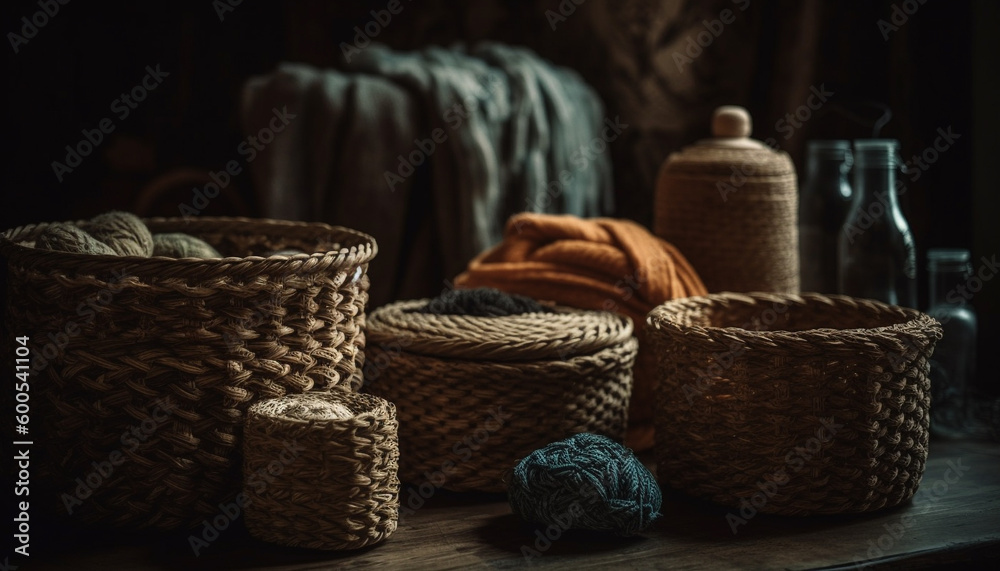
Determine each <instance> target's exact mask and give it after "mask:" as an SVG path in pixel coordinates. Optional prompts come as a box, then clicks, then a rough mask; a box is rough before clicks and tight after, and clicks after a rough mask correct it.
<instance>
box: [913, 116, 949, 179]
mask: <svg viewBox="0 0 1000 571" xmlns="http://www.w3.org/2000/svg"><path fill="white" fill-rule="evenodd" d="M937 134H938V136H937V137H935V138H934V142H933V143H931V144H930V145H928V146H927V147H926V148H925V149H924V150H922V151H920V152H919V153H917V154H915V155H913V156H912V157H910V160H908V161H906V162H905V163H903V166H904V167H905V168H906V174H908V175H910V182H916V181H917V180H918V179H920V176H921V175H922V174H923V173H925V172H927V171H928V170H930V168H931V166H933V165H934V163H936V162H938V159H939V158H941V155H943V154H944V153H945V152H947V151H948V150H949V149H951V148H952V146H954V145H955V141H957V140H959V139H961V138H962V135H961V134H960V133H956V132H954V131H952V126H951V125H948V127H946V128H941V127H938V130H937Z"/></svg>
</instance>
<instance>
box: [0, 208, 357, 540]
mask: <svg viewBox="0 0 1000 571" xmlns="http://www.w3.org/2000/svg"><path fill="white" fill-rule="evenodd" d="M146 223H147V225H148V226H149V228H150V230H151V231H152V232H153V233H162V232H184V233H188V234H191V235H194V236H199V237H201V238H203V239H205V240H206V241H207V242H209V243H210V244H212V245H213V246H215V247H216V248H217V249H218V250H219V251H220V252H222V253H223V254H224V255H229V256H234V257H229V258H224V259H171V258H162V257H154V258H141V257H131V256H129V257H118V256H100V255H84V254H69V253H63V252H54V251H43V250H38V249H35V248H32V247H27V246H24V245H20V242H22V241H29V242H30V241H31V240H33V237H34V236H35V235H36V234H37V232H39V231H40V230H41V229H43V228H44V227H45V226H46V225H45V224H40V225H32V226H24V227H20V228H16V229H13V230H8V231H7V232H4V233H3V234H2V236H0V252H2V254H3V256H4V258H6V264H7V270H8V285H7V291H6V296H7V300H6V301H7V303H6V312H7V313H6V316H7V320H6V322H7V324H8V331H7V333H8V335H9V336H21V335H26V336H29V337H30V338H31V343H30V345H29V347H30V349H31V354H32V355H33V356H36V357H37V356H43V357H45V362H44V363H41V362H38V363H36V365H38V366H37V367H36V369H40V370H38V371H37V372H36V373H33V376H32V378H31V383H32V385H31V386H32V389H31V390H32V395H33V396H32V406H33V407H35V406H37V409H35V408H33V409H32V413H33V414H32V420H34V421H35V422H37V423H38V424H37V425H35V424H33V425H32V436H33V437H34V440H35V441H36V442H39V443H44V448H45V449H44V450H43V451H42V452H44V453H46V454H47V460H46V461H44V462H43V463H42V464H41V465H42V466H44V467H45V468H44V470H45V472H44V473H47V476H46V477H45V478H44V481H45V482H46V483H48V484H50V485H51V486H52V487H53V488H54V489H53V494H51V496H49V495H46V496H45V497H52V498H54V499H55V501H57V502H58V504H57V506H56V507H57V509H58V510H59V511H61V512H62V513H64V514H65V513H66V512H67V511H69V512H70V513H72V515H73V516H74V517H77V516H79V517H82V518H84V519H85V520H89V521H103V522H107V523H112V524H117V525H129V526H150V527H156V528H163V529H172V528H178V527H181V526H184V525H188V524H196V523H197V522H198V521H200V518H201V517H204V516H206V515H211V514H213V513H215V512H217V511H218V503H219V501H220V500H221V499H224V498H225V497H226V496H227V495H229V494H235V492H236V491H238V489H239V450H240V447H239V445H240V438H241V432H242V430H241V428H242V421H243V413H244V411H245V410H246V409H247V407H249V406H250V405H251V404H252V403H253V402H255V401H257V400H258V399H262V398H268V397H278V396H282V395H284V394H285V393H299V392H303V391H309V390H325V389H329V388H332V387H346V388H350V389H355V390H356V389H357V388H358V387H360V384H361V366H362V365H363V363H364V335H363V333H362V327H363V326H364V306H365V302H366V301H367V290H368V278H367V276H366V270H367V266H368V262H369V261H370V260H371V259H372V258H373V257H374V256H375V252H376V245H375V242H374V240H373V239H372V238H371V237H369V236H366V235H364V234H361V233H358V232H354V231H351V230H347V229H343V228H334V227H330V226H327V225H325V224H306V223H292V222H279V221H273V220H248V219H227V218H200V219H194V220H191V221H187V222H185V221H184V220H182V219H150V220H147V221H146ZM279 248H296V249H301V250H304V251H307V252H317V253H315V254H312V255H306V254H299V255H296V256H291V257H286V256H277V257H269V258H263V257H259V256H257V255H258V254H260V253H263V252H267V251H272V250H275V249H279ZM67 333H68V334H67ZM61 339H64V340H65V343H64V345H65V346H64V348H62V349H61V351H58V353H59V354H58V355H56V353H57V351H55V349H56V348H57V345H56V343H55V342H56V341H57V340H61ZM50 341H51V342H50ZM36 410H37V412H36ZM137 427H138V428H139V429H140V430H141V433H140V434H139V435H136V436H135V437H134V438H127V437H126V436H125V433H126V431H132V430H133V429H135V428H137ZM36 429H37V430H36ZM139 436H141V438H139ZM113 454H115V455H116V456H115V457H116V458H118V456H117V454H121V458H124V460H122V463H121V464H120V465H117V466H115V468H114V471H113V473H112V474H111V475H110V476H107V477H102V478H100V483H99V485H97V486H95V487H94V489H93V491H92V493H91V494H90V495H89V496H88V497H86V498H83V499H82V504H80V505H77V506H75V509H73V510H70V509H69V507H66V508H64V503H65V501H59V498H63V500H65V497H64V496H63V494H64V493H65V494H70V495H72V494H74V489H75V488H76V486H77V485H76V483H75V481H76V478H82V479H84V480H85V479H86V477H87V476H88V475H89V474H90V473H91V472H93V471H94V468H93V464H92V463H93V462H98V463H101V462H105V461H108V460H109V458H111V456H112V455H113ZM33 466H34V463H33ZM97 480H98V478H93V481H95V482H96V481H97ZM40 484H41V481H40Z"/></svg>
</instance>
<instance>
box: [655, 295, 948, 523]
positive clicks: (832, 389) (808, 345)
mask: <svg viewBox="0 0 1000 571" xmlns="http://www.w3.org/2000/svg"><path fill="white" fill-rule="evenodd" d="M647 327H648V330H649V331H650V337H652V338H654V339H656V342H657V343H658V351H659V354H660V373H661V384H660V386H659V389H658V394H657V415H656V441H657V443H656V457H657V465H658V475H659V479H660V482H661V483H663V484H668V485H670V486H671V487H673V488H675V489H677V490H680V491H683V492H687V493H690V494H692V495H695V496H699V497H701V498H704V499H708V500H711V501H713V502H716V503H719V504H722V505H725V506H731V507H734V508H746V506H747V505H750V506H752V508H753V509H756V510H757V511H760V512H765V513H775V514H786V515H806V514H820V513H846V512H866V511H871V510H877V509H881V508H885V507H890V506H894V505H897V504H899V503H900V502H903V501H905V500H907V499H908V498H910V497H911V496H912V495H913V494H914V493H915V492H916V490H917V485H918V484H919V483H920V478H921V476H922V474H923V471H924V463H925V461H926V459H927V444H928V438H929V433H928V428H929V419H930V416H929V407H930V383H929V380H928V376H927V372H928V358H929V357H930V355H931V353H932V352H933V350H934V345H935V343H936V342H937V340H938V339H940V338H941V326H940V324H938V323H937V322H936V321H934V320H933V319H931V318H930V317H929V316H927V315H925V314H923V313H920V312H918V311H916V310H911V309H904V308H901V307H896V306H890V305H886V304H883V303H879V302H875V301H869V300H859V299H853V298H849V297H844V296H822V295H818V294H802V295H801V296H795V295H777V294H760V293H754V294H748V295H742V294H732V293H723V294H715V295H708V296H704V297H691V298H686V299H680V300H674V301H670V302H667V303H665V304H663V305H660V306H659V307H657V308H656V309H654V310H653V311H652V312H650V314H649V317H648V320H647ZM746 509H749V508H746Z"/></svg>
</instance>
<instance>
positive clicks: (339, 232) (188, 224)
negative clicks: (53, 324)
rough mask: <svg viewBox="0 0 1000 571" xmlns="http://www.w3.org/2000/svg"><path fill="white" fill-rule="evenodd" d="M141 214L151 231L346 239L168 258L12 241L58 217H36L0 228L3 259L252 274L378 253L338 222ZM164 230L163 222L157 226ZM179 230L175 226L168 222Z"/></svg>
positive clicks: (352, 261)
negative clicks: (313, 246) (313, 247)
mask: <svg viewBox="0 0 1000 571" xmlns="http://www.w3.org/2000/svg"><path fill="white" fill-rule="evenodd" d="M141 220H142V221H143V222H144V223H146V224H147V226H151V227H150V230H151V231H154V229H155V228H156V227H160V226H164V227H165V226H171V225H176V226H179V227H181V228H184V229H185V230H186V231H187V232H188V233H190V232H194V233H208V232H211V233H227V232H235V231H244V232H245V231H249V230H253V229H255V228H256V229H258V230H270V231H276V232H278V233H281V232H284V233H289V232H290V233H299V234H306V233H315V232H317V231H319V232H324V233H327V234H330V235H333V236H337V237H343V239H344V241H345V242H347V243H348V244H349V246H348V247H342V248H340V249H339V250H330V251H327V252H314V253H312V254H305V253H303V254H295V255H292V256H270V257H263V256H247V257H238V256H229V257H225V258H170V257H166V256H151V257H148V258H147V257H143V256H118V255H109V254H81V253H71V252H59V251H54V250H43V249H40V248H32V247H28V246H22V245H21V244H19V243H18V242H19V241H20V239H22V237H23V236H25V235H27V234H29V233H34V232H35V231H37V230H40V229H43V228H45V227H47V226H49V225H51V224H56V223H58V222H42V223H38V224H25V225H23V226H17V227H15V228H10V229H8V230H5V231H3V232H0V254H2V255H3V256H4V257H5V258H8V263H11V264H14V263H16V262H17V263H23V262H25V261H28V262H29V264H28V265H30V266H31V267H32V268H33V269H36V270H52V269H58V270H60V271H66V270H68V269H75V270H77V271H76V273H94V272H104V271H114V270H120V269H121V268H122V266H123V265H127V266H128V269H129V272H130V273H132V274H157V273H159V271H160V270H162V269H163V267H164V265H170V266H172V268H171V269H172V271H177V270H182V271H185V270H208V271H212V272H213V273H226V272H227V270H230V269H231V268H233V267H234V266H237V267H238V269H242V270H244V271H246V270H250V271H251V272H252V273H254V274H260V273H267V272H268V271H269V270H271V269H275V270H276V269H278V268H279V267H280V268H281V269H282V270H286V269H288V267H289V264H292V265H294V266H297V267H296V269H295V271H297V272H305V273H311V272H317V271H327V270H329V269H331V268H350V267H354V266H358V265H361V264H365V263H368V262H370V261H371V260H372V259H373V258H374V257H375V255H376V254H377V253H378V244H377V243H376V241H375V238H373V237H372V236H370V235H368V234H365V233H363V232H360V231H358V230H353V229H351V228H346V227H343V226H332V225H329V224H326V223H323V222H302V221H292V220H278V219H271V218H248V217H228V216H203V217H198V218H195V219H185V218H183V217H153V218H141ZM67 222H68V223H72V224H80V223H83V222H86V221H84V220H75V221H66V222H64V223H67ZM163 229H164V230H165V229H166V228H163ZM172 230H174V231H179V230H180V228H172Z"/></svg>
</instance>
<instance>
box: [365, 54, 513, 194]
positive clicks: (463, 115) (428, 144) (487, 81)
mask: <svg viewBox="0 0 1000 571" xmlns="http://www.w3.org/2000/svg"><path fill="white" fill-rule="evenodd" d="M478 79H479V84H480V86H481V87H482V89H483V92H484V93H483V94H470V95H468V96H466V97H465V99H463V100H462V101H460V102H457V103H455V104H454V105H452V106H451V107H448V108H447V109H445V111H444V113H443V114H442V116H441V117H442V119H444V121H445V123H447V125H448V128H449V129H450V130H452V131H454V130H455V129H458V128H459V127H461V126H462V124H463V123H464V122H465V121H466V120H467V119H468V118H469V113H471V109H472V108H474V107H475V106H476V105H478V104H479V100H480V99H481V98H482V95H484V94H489V93H493V91H495V90H496V89H497V87H498V86H500V85H502V84H503V83H502V80H501V78H500V76H499V75H497V74H495V73H488V74H483V75H482V76H480V77H479V78H478ZM447 141H448V132H447V131H445V130H444V129H443V128H441V127H436V128H435V129H434V130H433V131H431V134H430V137H427V138H425V139H419V138H418V139H413V145H414V146H415V147H416V148H415V149H413V150H412V151H410V152H409V153H408V154H406V155H399V156H397V158H398V159H399V162H398V163H397V164H396V171H395V172H393V171H390V170H386V171H384V172H383V173H382V177H383V178H384V179H385V184H386V185H387V186H388V187H389V191H390V192H395V191H396V185H397V184H400V183H402V182H404V181H406V179H408V178H410V177H411V176H413V173H415V172H416V171H417V167H419V166H420V165H422V164H424V163H425V162H427V159H429V158H430V157H431V155H433V154H434V153H435V152H436V151H437V150H438V148H440V146H441V145H443V144H444V143H445V142H447Z"/></svg>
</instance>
